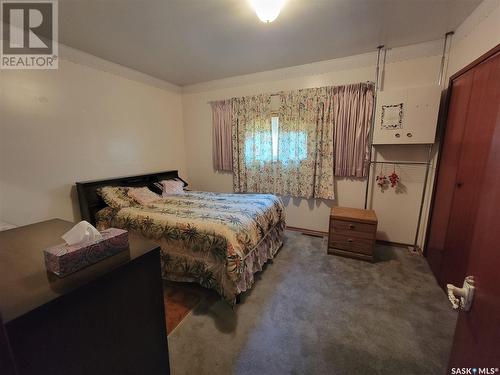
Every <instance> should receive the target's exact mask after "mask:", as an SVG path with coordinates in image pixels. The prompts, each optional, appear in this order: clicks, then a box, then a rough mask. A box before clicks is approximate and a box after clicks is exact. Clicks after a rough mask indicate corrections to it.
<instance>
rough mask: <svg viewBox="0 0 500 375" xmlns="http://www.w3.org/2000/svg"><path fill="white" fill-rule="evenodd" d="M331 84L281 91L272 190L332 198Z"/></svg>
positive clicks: (282, 193) (306, 196)
mask: <svg viewBox="0 0 500 375" xmlns="http://www.w3.org/2000/svg"><path fill="white" fill-rule="evenodd" d="M332 94H333V88H331V87H322V88H315V89H304V90H298V91H289V92H284V93H282V94H281V108H280V116H279V134H278V161H277V163H276V182H277V183H276V193H278V194H281V195H290V196H293V197H302V198H324V199H334V187H333V163H334V148H333V136H334V124H333V98H332Z"/></svg>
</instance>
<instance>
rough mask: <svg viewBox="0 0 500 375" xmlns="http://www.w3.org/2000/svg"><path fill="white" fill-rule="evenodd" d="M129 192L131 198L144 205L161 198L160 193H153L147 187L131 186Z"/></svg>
mask: <svg viewBox="0 0 500 375" xmlns="http://www.w3.org/2000/svg"><path fill="white" fill-rule="evenodd" d="M127 194H128V196H129V197H130V198H132V199H134V200H135V201H136V202H137V203H139V204H142V205H143V206H145V205H148V204H150V203H151V202H153V201H156V200H158V199H160V196H159V195H158V194H156V193H153V192H152V191H151V190H149V189H148V188H147V187H140V188H129V189H128V193H127Z"/></svg>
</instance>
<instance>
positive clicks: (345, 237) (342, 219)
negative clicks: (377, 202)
mask: <svg viewBox="0 0 500 375" xmlns="http://www.w3.org/2000/svg"><path fill="white" fill-rule="evenodd" d="M376 235H377V215H375V211H373V210H362V209H358V208H348V207H333V208H332V210H331V212H330V230H329V234H328V253H329V254H337V255H343V256H348V257H351V258H357V259H363V260H373V248H374V246H375V238H376Z"/></svg>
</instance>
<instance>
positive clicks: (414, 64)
mask: <svg viewBox="0 0 500 375" xmlns="http://www.w3.org/2000/svg"><path fill="white" fill-rule="evenodd" d="M441 49H442V42H441V41H437V42H431V43H425V44H421V45H415V46H410V47H404V48H398V49H394V50H389V51H388V52H387V64H386V67H385V71H384V75H383V76H384V80H383V87H382V88H383V89H391V88H399V87H411V86H420V85H427V84H433V83H436V81H437V77H438V71H439V64H440V56H439V54H440V51H441ZM375 63H376V54H375V53H372V54H364V55H358V56H352V57H349V58H343V59H335V60H330V61H324V62H320V63H314V64H307V65H303V66H299V67H293V68H287V69H279V70H275V71H269V72H264V73H258V74H251V75H246V76H239V77H233V78H229V79H224V80H219V81H213V82H208V83H203V84H198V85H192V86H188V87H185V88H184V90H183V92H184V94H183V109H184V129H185V138H186V150H187V163H188V170H189V173H190V182H191V184H192V186H193V187H194V188H196V189H200V190H212V191H231V190H232V176H231V175H228V174H219V173H216V172H214V171H213V168H212V159H211V155H212V143H211V109H210V106H209V105H208V104H207V102H208V101H210V100H217V99H225V98H231V97H235V96H243V95H250V94H256V93H263V92H276V91H279V90H287V89H298V88H305V87H319V86H325V85H342V84H347V83H355V82H362V81H368V80H372V81H373V80H375ZM377 150H378V152H377V153H376V155H375V157H376V158H377V160H384V159H386V160H409V161H424V160H425V157H426V147H425V146H389V147H387V146H386V147H378V148H377ZM391 168H392V167H391V166H388V167H386V168H385V171H386V172H388V173H387V174H390V173H391V172H392V169H391ZM396 168H397V172H398V173H399V174H400V175H401V180H402V183H403V184H404V188H403V191H400V192H395V191H394V190H392V189H390V190H388V191H386V192H384V193H380V191H379V190H378V189H376V188H374V189H371V196H372V198H373V205H372V206H373V208H374V209H375V210H376V212H377V215H378V217H379V233H378V238H379V239H384V240H388V241H393V242H401V243H413V238H414V235H415V228H416V218H417V215H418V208H419V204H420V196H421V191H422V187H423V179H424V171H425V169H424V168H423V167H421V166H416V167H414V166H407V167H396ZM390 169H391V170H390ZM378 171H379V169H377V172H378ZM335 189H336V195H337V199H336V200H335V201H333V202H332V201H330V202H329V201H320V200H304V199H293V198H285V203H286V215H287V224H288V225H290V226H295V227H300V228H306V229H313V230H319V231H327V230H328V216H329V212H330V207H331V206H332V205H339V206H349V207H360V208H361V207H363V204H364V193H365V180H360V179H346V178H337V179H336V182H335Z"/></svg>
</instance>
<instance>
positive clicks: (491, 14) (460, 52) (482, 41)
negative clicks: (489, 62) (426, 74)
mask: <svg viewBox="0 0 500 375" xmlns="http://www.w3.org/2000/svg"><path fill="white" fill-rule="evenodd" d="M499 43H500V0H484V1H483V2H482V3H481V4H479V6H478V7H477V8H476V9H475V10H474V12H472V14H471V15H470V16H469V17H467V18H466V19H465V21H464V22H463V23H462V24H461V25H460V26H459V27H458V28H457V30H456V32H455V35H454V37H453V42H452V48H451V51H450V62H449V68H448V73H449V75H450V76H451V75H453V74H454V73H456V72H457V71H459V70H460V69H462V68H463V67H465V66H466V65H468V64H469V63H471V62H472V61H474V60H475V59H477V58H478V57H480V56H481V55H483V54H484V53H486V52H488V51H489V50H490V49H492V48H493V47H495V46H496V45H498V44H499Z"/></svg>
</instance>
